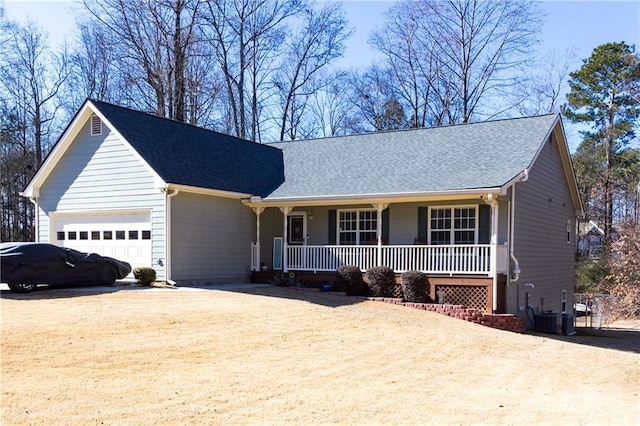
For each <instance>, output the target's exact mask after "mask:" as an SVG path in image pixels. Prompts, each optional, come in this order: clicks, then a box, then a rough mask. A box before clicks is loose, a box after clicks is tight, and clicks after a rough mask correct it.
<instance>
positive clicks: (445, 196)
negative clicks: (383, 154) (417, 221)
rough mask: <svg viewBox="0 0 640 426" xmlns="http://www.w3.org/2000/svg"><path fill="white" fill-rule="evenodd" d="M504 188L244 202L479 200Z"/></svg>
mask: <svg viewBox="0 0 640 426" xmlns="http://www.w3.org/2000/svg"><path fill="white" fill-rule="evenodd" d="M502 193H504V188H481V189H475V190H468V191H452V192H433V193H417V194H366V195H361V194H354V195H326V196H315V197H314V196H311V197H269V198H261V197H251V198H250V199H248V200H244V203H245V204H247V205H249V206H251V207H254V206H255V207H258V206H260V207H284V206H340V205H353V204H383V203H413V202H425V201H430V202H433V201H453V200H479V199H480V198H482V196H483V195H486V194H502Z"/></svg>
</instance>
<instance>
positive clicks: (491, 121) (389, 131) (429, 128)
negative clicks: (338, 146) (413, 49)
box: [262, 112, 559, 146]
mask: <svg viewBox="0 0 640 426" xmlns="http://www.w3.org/2000/svg"><path fill="white" fill-rule="evenodd" d="M558 114H559V113H557V112H550V113H547V114H538V115H530V116H523V117H510V118H497V119H495V120H489V121H474V122H471V123H453V124H445V125H443V126H433V127H418V128H410V129H394V130H382V131H379V132H376V131H371V132H364V133H353V134H350V135H336V136H324V137H318V138H307V139H295V140H291V141H275V142H266V143H263V144H262V145H271V146H273V145H286V144H289V143H292V142H297V143H302V142H314V141H322V140H328V139H343V138H351V137H358V136H371V135H388V134H394V133H410V132H424V131H427V130H436V129H450V128H453V127H463V126H472V125H478V124H491V123H497V122H501V121H516V120H524V119H527V120H530V119H534V118H542V117H549V116H557V115H558Z"/></svg>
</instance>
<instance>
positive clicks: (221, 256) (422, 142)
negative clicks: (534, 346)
mask: <svg viewBox="0 0 640 426" xmlns="http://www.w3.org/2000/svg"><path fill="white" fill-rule="evenodd" d="M23 195H25V196H27V197H30V198H31V199H32V201H33V202H34V203H35V204H36V206H37V212H38V215H37V232H36V233H37V237H36V238H37V240H39V241H50V242H53V243H55V244H59V245H62V246H68V247H75V248H78V249H80V250H90V251H96V252H99V253H102V254H106V255H112V256H115V257H118V258H122V259H124V260H128V261H129V262H130V263H132V265H133V266H134V267H135V266H142V265H146V266H153V268H154V269H156V271H157V273H158V277H159V278H160V279H172V280H174V281H177V282H179V283H183V284H188V283H199V282H231V281H248V280H249V279H250V276H251V274H252V273H253V274H254V276H259V275H258V274H260V272H259V270H260V269H261V264H265V265H264V267H265V268H267V269H269V270H270V271H271V272H269V273H270V274H273V270H277V271H283V272H293V273H294V274H298V275H304V274H307V276H311V275H312V274H315V275H318V276H320V275H321V274H323V273H334V271H335V269H336V268H337V267H338V266H340V265H342V264H355V265H358V266H360V267H361V268H362V269H363V270H365V269H367V268H369V267H371V266H374V265H386V266H390V267H391V268H393V269H394V270H395V271H396V272H397V273H400V272H403V271H406V270H412V269H417V270H422V271H424V272H426V273H428V274H429V276H430V282H431V284H432V294H433V293H434V292H435V290H436V289H438V290H443V291H445V293H446V300H447V301H449V302H458V303H465V304H467V305H470V306H474V307H479V308H481V309H483V310H485V311H494V312H511V313H518V314H523V311H522V309H524V305H525V291H524V290H525V288H524V287H525V286H523V284H533V286H534V288H531V286H530V285H527V286H526V294H527V299H528V300H529V303H531V304H532V305H534V306H536V307H537V308H539V309H544V310H554V311H560V310H562V309H563V307H566V306H572V304H573V300H572V299H573V291H572V289H573V275H574V266H573V265H574V264H573V262H574V248H575V235H574V233H575V232H574V230H575V229H576V226H575V221H576V217H577V216H580V215H582V207H581V203H580V199H579V196H578V191H577V186H576V182H575V176H574V173H573V169H572V165H571V159H570V156H569V151H568V149H567V144H566V140H565V135H564V130H563V127H562V122H561V120H560V117H559V116H558V115H545V116H539V117H531V118H519V119H509V120H498V121H492V122H484V123H474V124H463V125H455V126H448V127H439V128H433V129H418V130H407V131H396V132H387V133H374V134H364V135H354V136H344V137H335V138H326V139H314V140H304V141H295V142H285V143H274V144H257V143H252V142H248V141H245V140H241V139H238V138H234V137H231V136H227V135H223V134H220V133H216V132H212V131H209V130H204V129H201V128H197V127H194V126H190V125H188V124H184V123H179V122H175V121H171V120H167V119H163V118H159V117H155V116H152V115H148V114H144V113H141V112H137V111H133V110H130V109H126V108H121V107H117V106H114V105H110V104H107V103H103V102H97V101H92V100H89V101H87V102H86V103H85V104H84V105H83V106H82V107H81V109H80V110H79V112H78V113H77V114H76V116H75V118H74V119H73V121H72V122H71V123H70V124H69V126H68V128H67V129H66V130H65V132H64V133H63V135H62V137H61V138H60V140H59V141H58V143H57V144H56V145H55V146H54V147H53V149H52V151H51V153H50V154H49V156H48V157H47V159H46V160H45V162H44V163H43V165H42V167H41V168H40V169H39V170H38V172H37V173H36V175H35V176H34V178H33V179H32V181H31V182H30V183H29V185H28V187H27V188H26V189H25V191H24V192H23ZM252 271H254V272H252ZM263 277H264V276H263Z"/></svg>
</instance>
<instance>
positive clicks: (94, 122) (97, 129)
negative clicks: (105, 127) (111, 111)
mask: <svg viewBox="0 0 640 426" xmlns="http://www.w3.org/2000/svg"><path fill="white" fill-rule="evenodd" d="M101 134H102V120H101V119H100V117H98V116H97V115H95V114H94V115H92V116H91V136H98V135H101Z"/></svg>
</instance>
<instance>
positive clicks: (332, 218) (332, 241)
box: [327, 210, 337, 245]
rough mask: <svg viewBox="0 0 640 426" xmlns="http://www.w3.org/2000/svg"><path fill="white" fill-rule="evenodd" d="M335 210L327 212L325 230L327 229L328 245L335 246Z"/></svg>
mask: <svg viewBox="0 0 640 426" xmlns="http://www.w3.org/2000/svg"><path fill="white" fill-rule="evenodd" d="M336 213H337V212H336V210H329V224H328V226H327V228H328V229H329V238H328V241H329V245H335V243H336V225H337V214H336Z"/></svg>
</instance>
